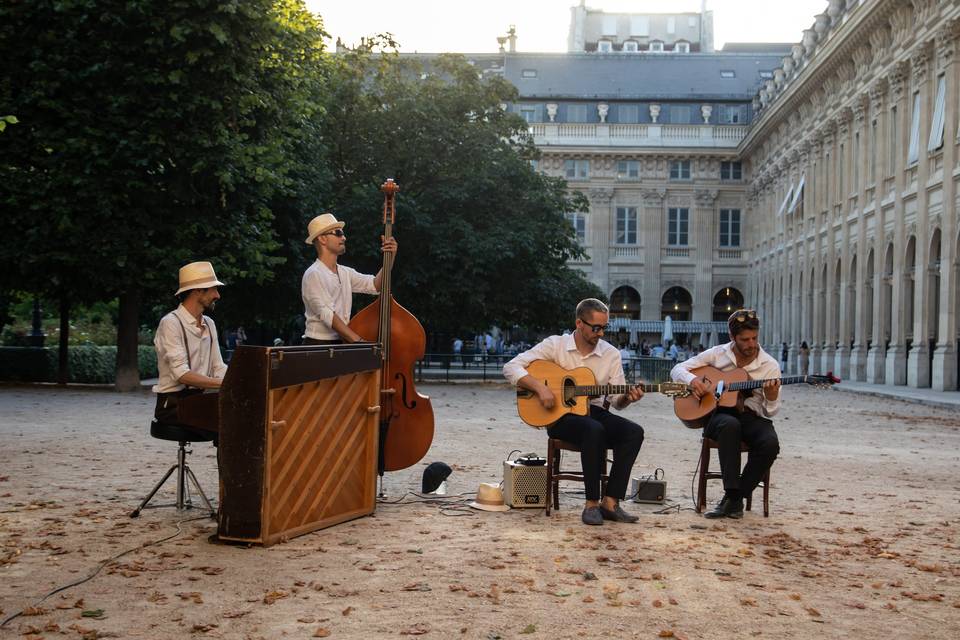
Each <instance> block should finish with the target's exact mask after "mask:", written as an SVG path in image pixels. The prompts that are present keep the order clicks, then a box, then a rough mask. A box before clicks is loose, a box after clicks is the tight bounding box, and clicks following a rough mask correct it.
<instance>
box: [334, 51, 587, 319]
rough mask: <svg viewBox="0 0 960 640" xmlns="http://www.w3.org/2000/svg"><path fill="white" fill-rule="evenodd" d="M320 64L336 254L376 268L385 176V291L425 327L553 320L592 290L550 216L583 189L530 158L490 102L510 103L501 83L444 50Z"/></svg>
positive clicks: (515, 124) (566, 230)
mask: <svg viewBox="0 0 960 640" xmlns="http://www.w3.org/2000/svg"><path fill="white" fill-rule="evenodd" d="M381 44H382V43H381ZM327 72H328V73H329V74H330V75H329V80H328V83H327V84H328V91H327V93H326V96H327V99H326V102H325V109H324V118H323V120H322V129H323V132H324V139H325V141H326V145H327V151H328V155H327V164H328V165H329V166H330V167H331V170H332V171H333V172H334V175H333V183H332V185H331V188H332V192H331V193H330V195H329V200H328V203H329V205H330V207H331V208H332V209H333V210H334V211H335V212H337V214H338V215H340V216H342V217H343V218H344V219H346V220H347V222H348V226H347V231H348V236H349V237H350V238H351V242H350V244H349V245H348V246H349V247H350V249H349V251H350V253H351V258H348V260H350V261H351V263H352V264H357V265H359V266H361V267H363V268H365V269H366V270H368V271H373V270H375V269H376V266H377V264H378V263H379V260H380V257H379V252H378V244H379V243H377V242H376V241H375V238H376V237H377V236H378V234H379V229H380V224H381V216H380V214H379V209H380V207H379V203H380V201H382V196H380V194H379V192H378V187H379V185H380V183H381V182H382V181H383V179H384V178H386V177H393V178H395V179H396V181H397V182H398V183H399V184H400V186H401V192H400V194H399V195H398V198H397V225H396V233H397V237H398V239H399V241H400V252H399V255H398V260H397V268H396V277H395V281H396V286H395V297H396V298H397V300H398V301H399V302H400V303H401V304H404V305H405V306H407V307H408V308H410V309H411V311H413V312H414V314H415V315H417V316H418V318H420V320H421V322H422V323H423V324H424V325H425V326H426V327H427V329H428V331H430V330H434V331H441V332H452V331H458V330H464V329H467V328H479V327H486V326H488V325H490V324H499V325H500V326H513V325H521V326H525V327H528V328H531V329H554V328H556V327H558V326H562V325H566V324H567V323H568V322H569V318H570V315H571V313H572V311H571V310H572V306H573V305H574V304H575V303H576V301H577V300H579V299H580V298H582V297H586V296H588V295H593V296H598V295H602V294H601V292H600V291H599V290H598V289H597V288H596V287H595V286H594V285H592V284H590V283H589V282H587V281H586V280H585V278H584V277H583V275H582V274H581V272H579V271H576V270H573V269H571V268H570V267H569V266H568V264H567V263H568V261H569V260H570V259H572V258H574V257H578V256H581V255H582V249H581V248H580V247H579V246H578V245H577V243H576V240H575V238H574V234H573V229H572V227H571V225H570V224H569V223H568V222H567V221H566V220H565V217H564V214H565V213H567V212H572V211H578V210H583V209H584V207H585V206H586V205H585V201H584V198H583V196H582V195H581V194H579V193H573V194H571V193H570V192H569V191H568V190H567V186H566V183H565V182H564V181H563V180H560V179H556V178H551V177H548V176H545V175H543V174H541V173H539V172H537V171H535V170H534V169H533V168H532V167H531V162H530V161H531V160H533V159H535V158H536V157H537V151H536V149H535V147H534V146H533V143H532V140H531V138H530V136H529V135H528V134H527V131H526V125H525V123H524V122H523V121H522V120H521V119H520V118H519V117H517V116H516V115H511V114H509V113H506V112H505V111H504V110H503V109H502V108H501V104H502V103H506V102H510V101H512V100H515V99H516V89H515V88H514V87H513V86H512V85H511V84H509V83H508V82H506V81H505V80H504V79H503V78H501V77H499V76H496V75H493V76H490V77H481V76H480V74H478V72H477V69H476V68H474V67H473V66H471V65H470V64H468V63H467V61H466V60H465V59H464V58H463V57H462V56H456V55H443V56H440V57H438V58H436V59H433V60H431V61H430V63H429V65H428V66H425V65H422V64H420V63H418V62H417V61H415V60H410V59H407V58H403V57H400V56H398V55H392V54H384V55H371V54H370V53H369V51H368V50H362V51H354V52H349V53H346V54H341V55H337V56H332V60H331V63H330V64H329V65H328V67H327ZM354 254H355V257H353V256H354Z"/></svg>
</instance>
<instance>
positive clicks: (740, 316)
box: [733, 309, 757, 324]
mask: <svg viewBox="0 0 960 640" xmlns="http://www.w3.org/2000/svg"><path fill="white" fill-rule="evenodd" d="M756 319H757V312H756V311H754V310H753V309H743V310H741V311H737V312H736V315H735V316H734V318H733V321H734V322H736V323H738V324H742V323H744V322H746V321H747V320H756Z"/></svg>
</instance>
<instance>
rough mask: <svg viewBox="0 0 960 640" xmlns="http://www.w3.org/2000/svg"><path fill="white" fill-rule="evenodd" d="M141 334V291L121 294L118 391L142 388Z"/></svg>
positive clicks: (118, 325) (118, 340) (134, 290)
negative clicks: (138, 357)
mask: <svg viewBox="0 0 960 640" xmlns="http://www.w3.org/2000/svg"><path fill="white" fill-rule="evenodd" d="M139 334H140V291H139V290H137V289H133V290H131V291H127V292H124V293H122V294H120V317H119V319H118V321H117V382H116V389H117V391H136V390H138V389H139V388H140V368H139V367H138V366H137V339H138V337H139Z"/></svg>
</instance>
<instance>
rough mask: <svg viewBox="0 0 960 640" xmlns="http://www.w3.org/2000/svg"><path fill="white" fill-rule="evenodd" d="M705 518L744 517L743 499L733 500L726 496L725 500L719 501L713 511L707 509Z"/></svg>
mask: <svg viewBox="0 0 960 640" xmlns="http://www.w3.org/2000/svg"><path fill="white" fill-rule="evenodd" d="M703 517H704V518H734V519H739V518H742V517H743V499H740V500H731V499H730V498H727V497H726V496H724V498H723V500H721V501H720V502H718V503H717V506H715V507H714V508H713V511H707V512H706V513H705V514H703Z"/></svg>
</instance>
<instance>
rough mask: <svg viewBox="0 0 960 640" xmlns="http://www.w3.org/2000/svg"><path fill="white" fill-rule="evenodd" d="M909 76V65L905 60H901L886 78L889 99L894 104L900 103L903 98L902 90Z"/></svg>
mask: <svg viewBox="0 0 960 640" xmlns="http://www.w3.org/2000/svg"><path fill="white" fill-rule="evenodd" d="M909 74H910V63H909V62H907V61H906V60H901V61H900V62H898V63H897V64H896V65H894V67H893V71H891V72H890V75H889V76H888V77H887V81H888V82H889V84H890V97H891V99H892V101H893V102H894V103H897V102H899V101H900V99H901V98H902V97H903V92H904V88H905V86H906V83H907V78H908V77H909Z"/></svg>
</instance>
